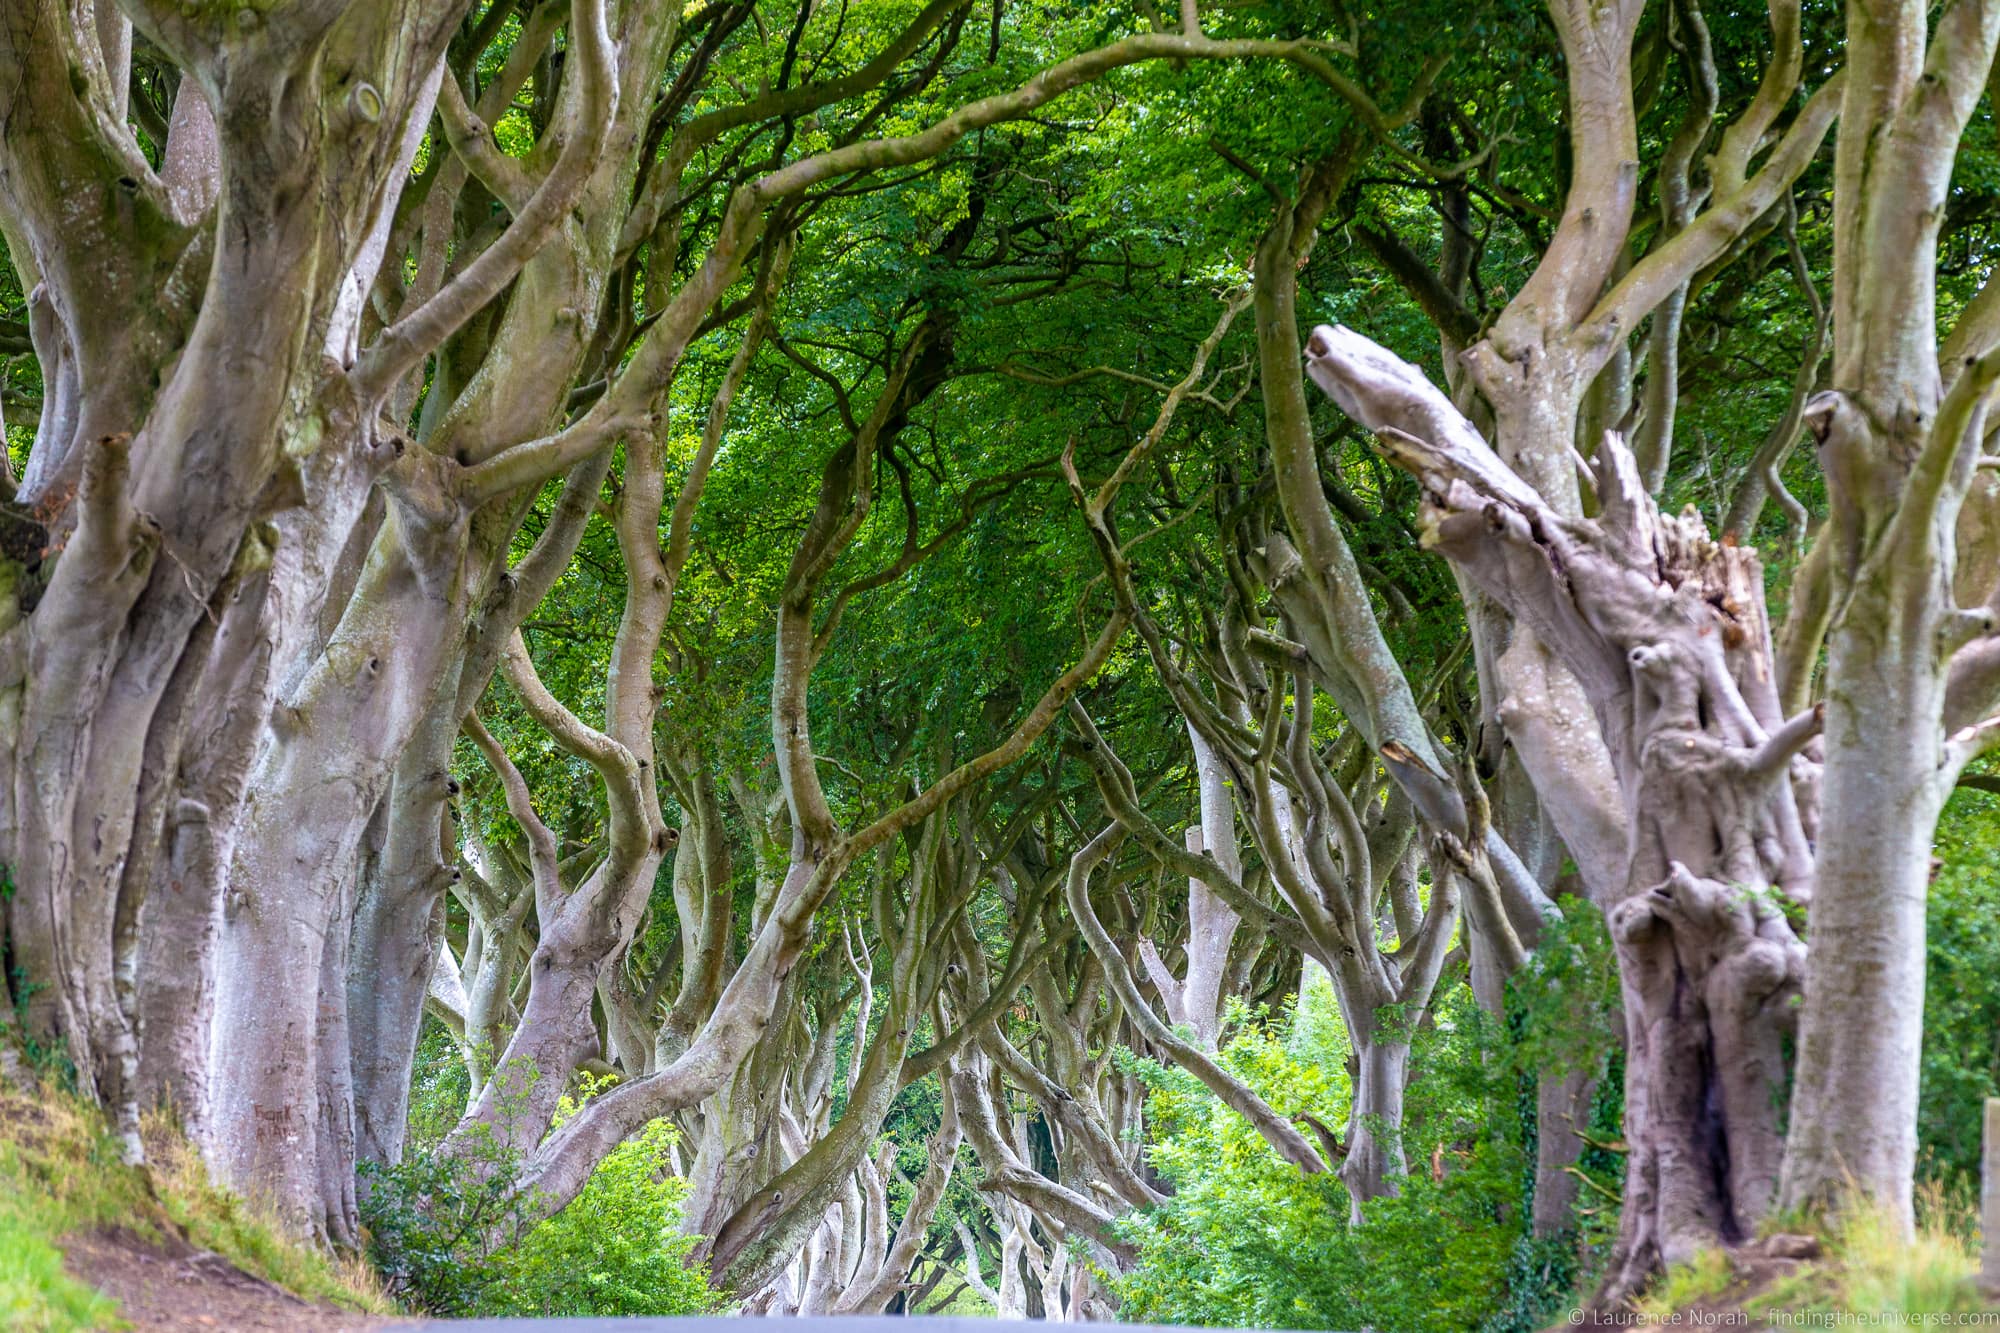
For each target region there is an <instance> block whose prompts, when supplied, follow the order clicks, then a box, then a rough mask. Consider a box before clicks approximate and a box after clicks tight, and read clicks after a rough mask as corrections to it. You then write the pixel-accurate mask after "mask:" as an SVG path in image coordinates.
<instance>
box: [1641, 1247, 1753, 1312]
mask: <svg viewBox="0 0 2000 1333" xmlns="http://www.w3.org/2000/svg"><path fill="white" fill-rule="evenodd" d="M1735 1280H1736V1268H1735V1266H1734V1265H1733V1264H1731V1263H1730V1262H1729V1255H1728V1253H1727V1252H1726V1251H1723V1250H1702V1251H1700V1252H1699V1253H1697V1254H1696V1255H1695V1257H1694V1258H1692V1259H1690V1260H1688V1261H1687V1262H1686V1263H1684V1264H1675V1265H1674V1266H1673V1267H1672V1268H1669V1269H1668V1270H1667V1271H1666V1273H1665V1275H1664V1276H1662V1277H1661V1278H1660V1280H1659V1281H1658V1282H1657V1283H1655V1284H1654V1285H1653V1288H1652V1290H1650V1291H1649V1292H1647V1293H1646V1295H1645V1296H1644V1297H1643V1298H1641V1299H1640V1300H1639V1301H1638V1302H1637V1304H1638V1307H1639V1312H1640V1313H1641V1314H1647V1315H1656V1316H1662V1317H1664V1316H1666V1315H1670V1314H1672V1313H1674V1311H1676V1310H1685V1309H1687V1308H1688V1307H1689V1306H1691V1305H1704V1304H1708V1303H1710V1302H1713V1301H1715V1300H1717V1299H1718V1298H1719V1297H1721V1296H1722V1294H1723V1293H1724V1292H1726V1291H1728V1290H1729V1284H1730V1283H1732V1282H1734V1281H1735Z"/></svg>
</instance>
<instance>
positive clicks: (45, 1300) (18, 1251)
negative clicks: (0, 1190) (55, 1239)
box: [0, 1196, 122, 1333]
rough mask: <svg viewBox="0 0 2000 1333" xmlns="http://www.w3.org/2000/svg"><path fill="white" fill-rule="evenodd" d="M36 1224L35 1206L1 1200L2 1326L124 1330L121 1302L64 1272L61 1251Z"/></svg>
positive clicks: (58, 1331)
mask: <svg viewBox="0 0 2000 1333" xmlns="http://www.w3.org/2000/svg"><path fill="white" fill-rule="evenodd" d="M30 1202H31V1204H32V1201H30ZM37 1223H38V1219H37V1218H36V1217H35V1216H34V1213H33V1209H32V1207H30V1208H29V1209H23V1208H22V1207H21V1201H20V1200H18V1199H16V1198H13V1197H11V1196H10V1197H5V1198H0V1328H10V1329H20V1330H22V1331H23V1333H67V1331H68V1330H70V1329H95V1328H116V1327H122V1321H120V1320H119V1319H118V1318H117V1314H118V1303H117V1302H116V1301H114V1300H112V1299H111V1298H110V1297H108V1296H104V1295H101V1294H99V1293H98V1292H95V1291H92V1290H91V1289H90V1288H89V1287H86V1286H84V1285H83V1284H82V1283H81V1282H78V1281H77V1280H76V1279H74V1278H72V1277H71V1276H70V1275H69V1274H68V1273H65V1272H64V1271H63V1262H62V1251H60V1250H58V1249H57V1248H56V1247H55V1246H54V1244H52V1243H51V1240H50V1237H49V1236H48V1235H47V1233H46V1230H45V1228H44V1227H42V1226H40V1225H38V1224H37Z"/></svg>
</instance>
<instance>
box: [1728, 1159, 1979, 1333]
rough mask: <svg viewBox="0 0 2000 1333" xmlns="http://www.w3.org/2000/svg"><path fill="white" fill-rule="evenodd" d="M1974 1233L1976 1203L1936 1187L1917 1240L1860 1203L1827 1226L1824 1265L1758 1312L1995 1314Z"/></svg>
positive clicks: (1797, 1277)
mask: <svg viewBox="0 0 2000 1333" xmlns="http://www.w3.org/2000/svg"><path fill="white" fill-rule="evenodd" d="M1976 1230H1977V1226H1976V1221H1975V1217H1974V1214H1973V1211H1972V1208H1971V1205H1970V1204H1969V1203H1968V1202H1966V1201H1964V1200H1961V1199H1953V1198H1948V1197H1947V1196H1945V1195H1944V1194H1943V1193H1942V1191H1940V1190H1937V1189H1931V1190H1927V1191H1925V1192H1924V1196H1923V1197H1922V1198H1920V1200H1919V1207H1918V1209H1917V1227H1916V1234H1915V1235H1914V1236H1907V1237H1906V1236H1905V1235H1904V1234H1903V1232H1902V1230H1901V1228H1900V1227H1898V1226H1897V1225H1896V1223H1895V1221H1894V1219H1893V1218H1892V1217H1891V1216H1890V1215H1889V1214H1888V1212H1887V1211H1885V1210H1884V1209H1882V1208H1879V1207H1876V1206H1872V1205H1867V1204H1861V1205H1856V1206H1854V1207H1851V1208H1849V1209H1848V1210H1847V1211H1846V1213H1845V1214H1844V1215H1843V1217H1842V1218H1841V1220H1840V1221H1839V1222H1838V1223H1837V1224H1835V1225H1834V1226H1833V1227H1831V1228H1829V1232H1830V1234H1829V1235H1828V1237H1827V1258H1826V1260H1825V1261H1824V1262H1822V1263H1820V1264H1817V1265H1814V1266H1812V1267H1810V1268H1806V1269H1803V1270H1801V1271H1800V1272H1798V1273H1795V1274H1793V1275H1792V1276H1791V1277H1789V1278H1786V1279H1784V1280H1783V1281H1780V1282H1778V1283H1776V1284H1774V1285H1773V1286H1772V1287H1771V1288H1770V1289H1769V1290H1768V1291H1767V1292H1766V1293H1764V1294H1763V1295H1762V1296H1760V1297H1759V1298H1758V1299H1757V1300H1756V1301H1755V1303H1754V1304H1753V1307H1752V1308H1753V1310H1812V1311H1831V1312H1840V1313H1850V1314H1866V1315H1888V1316H1931V1315H1949V1314H1967V1313H1971V1312H1973V1311H1979V1310H1991V1309H1993V1304H1992V1302H1990V1301H1988V1300H1986V1299H1985V1298H1983V1297H1982V1296H1981V1295H1980V1292H1979V1287H1978V1283H1977V1278H1978V1274H1979V1250H1978V1245H1977V1241H1976V1240H1975V1239H1974V1237H1975V1235H1976Z"/></svg>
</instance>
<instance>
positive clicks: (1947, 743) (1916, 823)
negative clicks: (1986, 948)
mask: <svg viewBox="0 0 2000 1333" xmlns="http://www.w3.org/2000/svg"><path fill="white" fill-rule="evenodd" d="M1928 26H1929V24H1928V8H1927V7H1926V6H1923V5H1917V4H1895V3H1884V4H1867V5H1864V4H1856V5H1854V6H1851V7H1850V9H1849V11H1848V43H1847V58H1848V61H1849V67H1850V71H1851V73H1850V76H1849V82H1848V84H1847V89H1846V93H1845V97H1844V100H1843V104H1842V107H1841V127H1840V136H1839V141H1838V143H1837V146H1836V151H1835V161H1834V189H1835V206H1834V299H1833V369H1832V376H1831V379H1832V385H1833V388H1832V390H1831V391H1830V392H1829V393H1826V394H1822V395H1820V396H1819V397H1818V398H1815V399H1814V400H1813V401H1812V402H1811V403H1810V404H1808V406H1807V409H1806V420H1807V425H1808V428H1809V429H1810V430H1811V431H1812V433H1813V436H1814V438H1815V439H1816V440H1817V441H1818V453H1819V461H1820V470H1821V472H1822V473H1823V474H1824V476H1825V477H1826V482H1827V492H1828V499H1829V501H1830V507H1831V514H1830V516H1829V518H1828V521H1827V523H1826V525H1825V528H1824V529H1823V530H1822V532H1821V534H1820V536H1819V538H1818V541H1817V542H1816V543H1815V546H1816V549H1815V552H1814V560H1813V561H1812V562H1809V563H1815V564H1818V565H1820V566H1821V568H1820V570H1819V573H1820V575H1821V577H1822V578H1823V580H1824V581H1825V585H1826V586H1825V589H1824V596H1825V599H1826V603H1827V607H1828V610H1827V614H1826V618H1825V620H1824V621H1823V622H1822V623H1823V624H1824V625H1825V633H1826V639H1825V643H1826V668H1825V673H1824V691H1825V699H1826V710H1827V714H1826V737H1825V742H1824V743H1825V756H1826V770H1825V778H1824V786H1823V789H1822V791H1821V796H1820V802H1821V811H1820V813H1821V819H1820V827H1819V839H1820V842H1819V856H1820V870H1819V888H1818V892H1817V893H1816V894H1815V896H1814V899H1813V903H1812V907H1811V910H1810V912H1809V914H1808V917H1807V931H1808V935H1809V937H1810V939H1811V940H1812V943H1813V955H1812V959H1811V961H1810V962H1809V963H1808V970H1807V975H1806V999H1805V1006H1804V1012H1803V1014H1802V1017H1801V1021H1800V1032H1799V1059H1798V1077H1797V1090H1796V1092H1795V1094H1794V1098H1793V1105H1792V1129H1791V1138H1790V1143H1789V1145H1788V1150H1787V1153H1786V1158H1785V1168H1784V1191H1783V1199H1784V1203H1785V1204H1786V1206H1788V1207H1792V1208H1799V1209H1826V1208H1833V1207H1839V1206H1842V1205H1844V1204H1845V1203H1847V1202H1848V1196H1850V1195H1851V1194H1856V1193H1858V1194H1861V1195H1864V1196H1867V1197H1869V1198H1871V1199H1873V1200H1874V1202H1875V1203H1876V1204H1877V1205H1878V1206H1880V1207H1882V1208H1884V1209H1886V1210H1887V1211H1888V1212H1889V1214H1890V1216H1891V1217H1893V1218H1894V1219H1895V1220H1896V1221H1897V1222H1898V1223H1899V1224H1900V1225H1901V1226H1902V1227H1903V1228H1904V1229H1905V1230H1908V1229H1909V1228H1910V1227H1911V1226H1912V1225H1913V1207H1912V1197H1911V1195H1912V1178H1913V1176H1914V1172H1915V1166H1916V1120H1917V1115H1916V1113H1917V1096H1918V1085H1919V1071H1920V1063H1919V1060H1920V1050H1921V1042H1922V1024H1923V994H1924V980H1923V978H1924V940H1925V933H1924V902H1925V895H1926V892H1927V889H1928V885H1929V854H1930V853H1929V847H1930V843H1931V839H1932V836H1933V833H1934V830H1935V828H1936V819H1937V815H1938V812H1939V811H1940V809H1941V808H1942V806H1943V802H1944V799H1945V797H1946V796H1947V795H1948V794H1949V788H1950V785H1951V784H1952V783H1953V782H1954V781H1955V780H1956V776H1957V774H1958V772H1959V771H1960V770H1961V769H1962V768H1963V766H1964V764H1965V763H1967V762H1969V760H1970V759H1971V758H1972V757H1974V756H1975V755H1977V754H1978V753H1979V752H1980V751H1981V750H1982V749H1984V748H1986V747H1987V746H1990V745H1991V744H1992V743H1993V740H1994V731H1995V729H1994V728H1993V726H1992V724H1991V723H1990V722H1987V723H1981V722H1980V721H1979V720H1978V717H1977V716H1975V717H1972V718H1967V719H1964V720H1963V721H1957V722H1954V723H1953V724H1952V726H1953V728H1955V729H1948V727H1947V721H1946V703H1947V694H1948V681H1949V679H1950V676H1951V674H1952V668H1953V662H1954V659H1955V657H1956V656H1957V654H1959V653H1961V652H1965V651H1968V650H1969V647H1970V643H1976V642H1978V641H1980V640H1983V639H1988V638H1990V636H1991V635H1992V619H1991V612H1990V610H1986V609H1980V610H1961V609H1960V607H1959V605H1958V602H1957V601H1956V599H1955V595H1954V583H1955V579H1954V572H1955V571H1954V562H1955V559H1956V555H1957V546H1958V541H1957V528H1958V524H1959V519H1960V515H1961V510H1962V507H1963V503H1964V499H1965V496H1966V494H1967V491H1968V489H1969V487H1970V483H1971V478H1972V473H1973V469H1974V468H1975V467H1976V466H1977V465H1978V460H1979V455H1980V453H1981V451H1982V448H1983V444H1984V438H1985V435H1986V426H1985V422H1986V418H1987V412H1988V409H1989V406H1990V402H1991V396H1992V385H1993V382H1994V379H1995V376H1996V372H2000V367H1997V366H1996V365H1995V364H1994V358H1993V354H1992V350H1991V349H1992V346H1993V342H1992V339H1991V336H1990V333H1989V332H1987V331H1985V330H1984V329H1983V328H1982V324H1983V321H1982V320H1981V318H1980V317H1979V315H1978V313H1977V311H1976V310H1975V311H1969V312H1968V313H1970V314H1972V315H1973V318H1972V319H1971V320H1970V321H1969V327H1968V330H1967V334H1966V336H1965V337H1963V338H1959V339H1957V342H1956V345H1955V346H1954V348H1953V350H1954V353H1955V355H1956V356H1957V357H1958V358H1959V359H1958V360H1956V361H1955V363H1954V364H1953V365H1952V366H1951V367H1949V368H1948V369H1943V370H1941V368H1940V365H1939V361H1938V347H1937V329H1936V255H1937V236H1938V228H1939V225H1940V223H1941V221H1942V216H1943V213H1942V209H1943V203H1944V200H1945V198H1946V195H1947V192H1948V190H1949V182H1950V179H1951V174H1952V165H1953V162H1954V160H1955V158H1956V155H1957V149H1958V145H1959V142H1960V136H1961V135H1962V134H1963V133H1964V130H1965V127H1966V125H1967V123H1968V121H1969V118H1970V117H1971V115H1972V112H1973V108H1974V106H1975V105H1976V104H1977V102H1978V100H1979V97H1980V95H1981V91H1982V89H1983V88H1984V87H1985V85H1986V80H1987V75H1988V72H1989V70H1990V69H1991V67H1992V65H1993V59H1994V50H1995V45H1996V42H2000V5H1995V4H1991V3H1981V2H1979V0H1973V2H1971V3H1960V4H1955V5H1952V6H1949V7H1947V8H1946V9H1945V10H1944V11H1943V12H1942V13H1941V14H1940V16H1939V18H1938V21H1937V28H1936V31H1935V32H1934V33H1927V31H1926V30H1927V28H1928ZM1978 304H1979V303H1978V302H1975V306H1977V305H1978ZM1947 384H1949V386H1950V389H1949V392H1946V388H1945V386H1946V385H1947ZM1820 548H1823V550H1822V549H1820ZM1968 641H1970V642H1968ZM1810 642H1811V646H1817V639H1816V637H1815V638H1814V639H1813V640H1811V641H1810ZM1885 718H1893V719H1895V726H1894V727H1893V728H1887V729H1885V728H1884V727H1883V726H1882V725H1881V722H1882V719H1885ZM1968 724H1969V725H1968ZM1863 1089H1865V1090H1866V1091H1865V1093H1863V1092H1862V1091H1861V1090H1863Z"/></svg>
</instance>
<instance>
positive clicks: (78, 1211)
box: [0, 1084, 394, 1333]
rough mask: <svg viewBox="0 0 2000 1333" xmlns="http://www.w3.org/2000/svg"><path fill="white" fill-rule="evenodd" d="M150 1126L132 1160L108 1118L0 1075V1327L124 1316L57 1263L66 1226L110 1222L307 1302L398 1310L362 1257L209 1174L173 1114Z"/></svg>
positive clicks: (93, 1322) (100, 1322)
mask: <svg viewBox="0 0 2000 1333" xmlns="http://www.w3.org/2000/svg"><path fill="white" fill-rule="evenodd" d="M143 1128H144V1137H145V1144H146V1156H147V1165H146V1166H145V1167H144V1168H137V1167H130V1166H126V1165H125V1164H124V1163H122V1162H121V1161H120V1160H119V1155H118V1147H117V1144H116V1143H115V1142H114V1141H113V1140H112V1138H111V1137H110V1135H109V1134H108V1132H107V1131H106V1128H105V1125H104V1122H103V1119H102V1117H101V1116H100V1115H99V1113H98V1112H97V1110H96V1109H95V1108H93V1107H91V1106H89V1105H87V1104H85V1103H84V1102H83V1101H82V1100H81V1099H80V1098H78V1097H77V1096H76V1095H75V1094H73V1093H69V1092H66V1091H63V1090H62V1089H60V1088H57V1087H52V1086H49V1085H47V1084H44V1085H43V1086H40V1087H35V1088H32V1089H30V1090H28V1091H26V1092H21V1091H15V1090H11V1089H8V1088H6V1087H4V1086H0V1327H5V1328H7V1329H10V1330H12V1329H19V1330H23V1331H24V1333H27V1331H30V1330H32V1331H33V1333H43V1331H44V1330H46V1331H47V1333H68V1330H72V1329H97V1328H110V1327H121V1326H122V1325H121V1324H120V1323H119V1321H118V1320H117V1318H116V1305H115V1303H114V1302H112V1301H111V1300H109V1299H108V1298H106V1297H104V1296H103V1295H101V1294H99V1293H97V1292H95V1291H93V1290H91V1289H90V1288H89V1287H87V1286H84V1285H83V1284H82V1283H79V1282H77V1281H76V1280H75V1279H74V1278H72V1277H70V1276H69V1275H68V1274H67V1273H66V1272H64V1270H63V1264H62V1248H61V1241H62V1239H63V1238H64V1237H65V1236H69V1235H72V1234H76V1233H81V1232H91V1231H98V1230H107V1229H111V1228H118V1229H122V1230H125V1231H128V1232H131V1233H133V1234H134V1235H136V1236H138V1237H139V1238H141V1239H143V1240H147V1241H151V1242H155V1243H162V1244H165V1243H170V1242H173V1241H180V1242H184V1243H185V1244H187V1245H191V1246H193V1247H195V1248H196V1249H199V1250H211V1251H213V1252H215V1253H216V1254H219V1255H221V1256H222V1257H223V1258H224V1259H227V1260H228V1261H229V1262H231V1263H233V1264H235V1265H236V1266H237V1267H238V1268H241V1269H243V1270H244V1271H245V1272H247V1273H251V1274H254V1275H256V1276H258V1277H261V1278H264V1279H265V1280H267V1281H269V1282H272V1283H274V1284H276V1285H277V1286H280V1287H283V1288H285V1289H286V1290H287V1291H290V1292H293V1293H295V1294H296V1295H298V1296H300V1297H302V1298H304V1299H306V1300H309V1301H316V1302H322V1303H326V1304H332V1305H338V1306H343V1307H345V1308H348V1309H353V1310H361V1311H367V1312H371V1313H381V1314H386V1313H392V1312H393V1309H394V1307H393V1306H392V1305H391V1304H390V1303H389V1301H388V1300H387V1298H386V1297H384V1296H383V1295H382V1292H381V1289H380V1287H379V1286H378V1285H377V1284H376V1282H375V1281H374V1279H373V1277H372V1275H371V1274H370V1273H369V1272H368V1270H367V1269H366V1267H365V1266H363V1265H361V1264H360V1263H359V1262H354V1263H349V1264H343V1263H342V1262H341V1261H339V1260H336V1259H334V1258H331V1257H329V1256H327V1255H325V1254H322V1253H320V1252H319V1251H317V1250H315V1249H313V1248H311V1247H309V1246H303V1245H299V1244H297V1243H294V1242H292V1241H290V1240H287V1239H286V1238H285V1237H284V1233H283V1231H282V1229H281V1228H280V1227H279V1225H278V1224H277V1223H276V1222H275V1221H274V1220H272V1219H271V1218H270V1217H269V1216H268V1215H267V1214H266V1213H265V1212H264V1210H262V1209H260V1208H258V1207H256V1206H254V1205H252V1204H250V1203H247V1202H245V1201H244V1200H242V1199H240V1198H238V1197H236V1196H235V1195H233V1194H230V1193H229V1192H228V1191H226V1190H222V1189H219V1188H217V1187H216V1186H215V1185H213V1184H212V1183H210V1181H209V1179H208V1173H207V1171H206V1170H205V1169H204V1168H203V1166H202V1164H201V1161H200V1159H199V1157H197V1156H196V1154H195V1152H194V1150H193V1148H192V1147H191V1146H190V1145H189V1144H188V1142H187V1139H186V1138H185V1137H184V1136H183V1135H182V1134H181V1133H180V1131H179V1129H178V1127H177V1126H176V1125H175V1124H174V1123H173V1122H172V1120H171V1119H170V1118H169V1117H167V1116H164V1115H153V1116H149V1117H148V1118H147V1120H146V1122H145V1125H144V1127H143Z"/></svg>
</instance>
